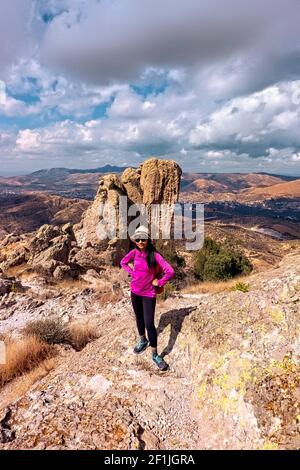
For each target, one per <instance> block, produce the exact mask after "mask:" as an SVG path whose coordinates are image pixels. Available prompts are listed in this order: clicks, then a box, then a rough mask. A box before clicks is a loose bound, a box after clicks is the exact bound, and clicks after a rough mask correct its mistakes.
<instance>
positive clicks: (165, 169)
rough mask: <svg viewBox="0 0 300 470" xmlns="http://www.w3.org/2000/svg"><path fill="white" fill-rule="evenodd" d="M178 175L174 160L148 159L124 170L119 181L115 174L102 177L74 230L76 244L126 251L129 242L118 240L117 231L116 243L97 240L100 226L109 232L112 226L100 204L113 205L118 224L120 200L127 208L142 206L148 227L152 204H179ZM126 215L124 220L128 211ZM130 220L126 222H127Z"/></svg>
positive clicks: (179, 169)
mask: <svg viewBox="0 0 300 470" xmlns="http://www.w3.org/2000/svg"><path fill="white" fill-rule="evenodd" d="M181 174H182V170H181V168H180V167H179V165H178V164H177V163H176V162H174V161H173V160H159V159H157V158H150V159H149V160H146V161H145V162H144V163H142V164H141V165H140V166H139V167H138V168H137V169H133V168H127V169H126V170H125V171H124V172H123V173H122V175H121V177H120V179H119V178H118V177H117V176H116V175H114V174H109V175H105V176H104V177H103V178H102V179H101V180H100V183H99V189H98V193H97V195H96V198H95V200H94V202H93V204H92V205H91V207H90V208H89V209H87V211H86V212H85V213H84V215H83V218H82V223H81V225H80V226H77V227H76V237H77V240H78V243H79V244H80V245H81V246H85V245H86V244H91V245H92V246H95V247H97V246H98V247H101V248H102V249H108V250H109V249H110V248H111V247H113V250H114V251H116V250H117V249H118V250H121V251H122V249H123V250H125V249H127V248H128V240H119V232H118V227H117V230H116V235H115V237H116V238H115V240H108V239H106V240H103V241H101V240H100V239H99V227H100V228H101V223H104V225H105V227H106V229H107V230H108V231H109V228H110V223H111V222H112V220H111V219H110V215H109V212H108V211H107V212H106V213H105V211H103V204H104V203H109V204H111V205H112V207H113V208H114V209H115V211H116V212H115V213H116V216H117V220H118V217H119V211H120V207H119V196H126V197H127V207H129V206H130V205H132V204H144V205H145V206H146V211H147V213H146V214H145V215H146V216H148V223H149V226H150V223H151V218H150V214H149V209H150V207H151V204H162V203H164V204H168V205H171V204H173V203H175V202H176V201H178V197H179V186H180V177H181ZM125 215H126V216H127V211H126V214H125ZM130 220H131V219H130V218H128V222H129V221H130ZM99 224H100V225H99ZM126 228H127V227H125V230H126Z"/></svg>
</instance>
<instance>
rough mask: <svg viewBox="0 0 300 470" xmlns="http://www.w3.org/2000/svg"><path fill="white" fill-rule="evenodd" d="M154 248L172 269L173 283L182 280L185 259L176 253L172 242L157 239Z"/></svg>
mask: <svg viewBox="0 0 300 470" xmlns="http://www.w3.org/2000/svg"><path fill="white" fill-rule="evenodd" d="M155 247H156V249H157V250H158V251H159V252H160V254H161V255H162V256H163V257H164V258H165V260H166V261H167V262H168V263H169V264H170V265H171V266H172V267H173V269H174V271H175V275H174V277H173V281H176V280H181V279H183V278H184V277H185V272H184V268H185V259H184V257H183V256H181V255H179V254H178V253H177V250H176V245H175V242H174V240H162V239H159V240H157V241H156V243H155Z"/></svg>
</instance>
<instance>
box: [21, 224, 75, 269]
mask: <svg viewBox="0 0 300 470" xmlns="http://www.w3.org/2000/svg"><path fill="white" fill-rule="evenodd" d="M73 243H74V244H76V239H75V236H74V232H73V228H72V225H71V224H65V225H63V226H62V227H58V226H51V225H43V226H42V227H41V228H40V229H39V230H38V232H37V233H36V235H35V237H34V238H33V239H32V241H31V242H30V244H29V251H30V258H29V260H28V264H29V265H30V266H31V268H32V269H33V270H35V271H38V272H43V271H45V272H46V273H51V274H52V273H53V272H54V271H55V269H56V268H57V267H58V266H62V265H68V261H69V253H70V250H71V248H72V244H73Z"/></svg>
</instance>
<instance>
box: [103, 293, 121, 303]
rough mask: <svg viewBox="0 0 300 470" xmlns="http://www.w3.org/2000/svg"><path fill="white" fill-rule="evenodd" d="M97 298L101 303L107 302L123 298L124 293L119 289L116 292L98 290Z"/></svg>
mask: <svg viewBox="0 0 300 470" xmlns="http://www.w3.org/2000/svg"><path fill="white" fill-rule="evenodd" d="M98 297H99V300H100V301H101V303H102V304H103V303H109V302H118V301H119V300H121V299H123V298H124V294H123V293H122V292H121V291H118V292H112V291H110V292H103V293H102V292H100V293H99V296H98Z"/></svg>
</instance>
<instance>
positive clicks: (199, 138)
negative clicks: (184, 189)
mask: <svg viewBox="0 0 300 470" xmlns="http://www.w3.org/2000/svg"><path fill="white" fill-rule="evenodd" d="M299 93H300V80H297V81H293V82H284V83H281V84H278V85H273V86H271V87H268V88H266V89H264V90H262V91H259V92H256V93H253V94H251V95H248V96H244V97H238V98H234V99H232V100H230V101H229V102H228V103H226V104H225V105H224V106H221V107H220V108H219V109H217V110H215V111H214V112H213V113H211V114H210V115H209V116H208V117H206V118H205V119H204V120H203V121H202V122H199V123H198V124H197V125H196V126H195V128H194V129H192V130H191V132H190V134H189V143H190V145H192V146H194V147H197V148H200V147H206V146H212V145H215V146H219V147H220V146H223V147H224V146H225V147H226V146H228V147H230V148H245V149H246V150H247V151H248V152H249V151H250V150H251V147H252V148H254V147H259V148H261V149H263V148H266V147H268V146H279V147H288V146H289V145H295V146H300V136H299V133H298V131H297V129H298V128H299V125H300V109H299V106H298V104H297V103H296V102H295V101H294V97H295V96H297V95H298V94H299Z"/></svg>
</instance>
